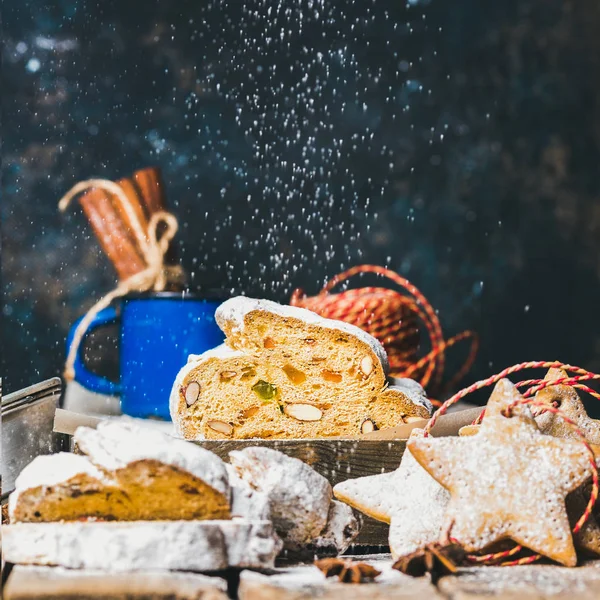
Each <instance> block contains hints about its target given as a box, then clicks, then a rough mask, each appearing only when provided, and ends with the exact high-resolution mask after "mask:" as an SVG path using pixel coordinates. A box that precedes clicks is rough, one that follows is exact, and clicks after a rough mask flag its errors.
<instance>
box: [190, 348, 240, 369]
mask: <svg viewBox="0 0 600 600" xmlns="http://www.w3.org/2000/svg"><path fill="white" fill-rule="evenodd" d="M242 356H246V355H245V354H244V353H243V352H240V351H239V350H233V349H231V348H230V347H229V346H227V345H226V344H220V345H218V346H216V347H215V348H211V349H210V350H207V351H206V352H203V353H202V354H190V355H189V356H188V363H195V366H198V364H200V363H203V362H206V361H207V360H209V359H210V358H241V357H242Z"/></svg>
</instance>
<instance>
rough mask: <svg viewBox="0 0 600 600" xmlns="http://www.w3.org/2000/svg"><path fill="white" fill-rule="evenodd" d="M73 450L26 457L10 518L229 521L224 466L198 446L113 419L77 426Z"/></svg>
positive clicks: (30, 520)
mask: <svg viewBox="0 0 600 600" xmlns="http://www.w3.org/2000/svg"><path fill="white" fill-rule="evenodd" d="M74 437H75V441H76V443H77V445H78V447H79V449H80V450H81V451H82V452H83V453H84V454H86V455H87V456H81V455H76V454H69V453H60V454H54V455H48V456H39V457H37V458H36V459H34V460H33V461H32V462H31V463H30V464H29V465H28V466H27V467H25V469H23V471H22V472H21V474H20V475H19V477H18V478H17V480H16V489H15V492H13V494H12V495H11V496H10V500H9V513H10V519H11V522H12V523H16V522H48V521H74V520H78V519H85V518H96V519H101V520H119V521H137V520H177V519H182V520H189V519H228V518H230V495H231V491H230V486H229V481H228V477H227V471H226V468H225V464H224V463H223V461H221V459H220V458H219V457H218V456H216V455H215V454H213V453H212V452H209V451H208V450H204V449H203V448H199V447H197V446H195V445H193V444H189V443H187V442H185V441H183V440H177V439H174V438H172V437H171V436H168V435H166V434H163V433H161V432H158V431H155V430H151V429H146V428H142V427H139V426H135V425H131V424H128V423H120V422H103V423H100V424H99V425H98V428H97V429H96V430H94V429H90V428H88V427H79V428H78V429H77V431H76V432H75V436H74Z"/></svg>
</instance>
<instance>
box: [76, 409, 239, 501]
mask: <svg viewBox="0 0 600 600" xmlns="http://www.w3.org/2000/svg"><path fill="white" fill-rule="evenodd" d="M74 439H75V441H76V443H77V445H78V446H79V448H80V449H81V450H82V452H84V453H85V454H87V455H88V456H89V458H90V460H91V461H92V462H93V463H94V464H96V465H97V466H99V467H101V468H103V469H106V470H109V471H111V470H115V469H119V468H122V467H125V466H127V464H128V463H131V462H134V461H138V460H147V459H152V460H157V461H159V462H162V463H164V464H167V465H173V466H175V467H179V468H180V469H183V470H184V471H188V472H189V473H191V474H192V475H194V476H195V477H198V478H199V479H201V480H202V481H204V482H205V483H207V484H208V485H210V486H211V487H212V488H214V489H215V490H217V491H218V492H221V493H222V494H223V495H224V496H225V497H226V498H229V492H230V490H229V483H228V478H227V471H226V469H225V463H224V462H223V461H222V460H221V459H220V458H219V457H218V456H217V455H216V454H213V453H212V452H210V451H208V450H205V449H204V448H200V447H199V446H196V445H195V444H192V443H190V442H186V441H183V440H178V439H175V438H173V437H172V436H170V435H167V434H165V433H162V432H160V431H157V430H154V429H148V428H144V427H140V426H138V425H134V424H133V423H125V422H116V421H103V422H101V423H99V424H98V427H97V428H96V429H90V428H89V427H78V428H77V430H76V431H75V435H74Z"/></svg>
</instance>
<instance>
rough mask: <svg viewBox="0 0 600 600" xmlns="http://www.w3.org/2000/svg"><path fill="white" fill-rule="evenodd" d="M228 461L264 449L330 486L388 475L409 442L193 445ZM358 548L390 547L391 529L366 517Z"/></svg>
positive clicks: (218, 442)
mask: <svg viewBox="0 0 600 600" xmlns="http://www.w3.org/2000/svg"><path fill="white" fill-rule="evenodd" d="M193 443H194V444H197V445H198V446H202V448H206V449H207V450H210V451H211V452H214V453H215V454H217V455H218V456H220V457H221V458H222V459H223V460H224V461H226V462H229V454H228V453H229V452H231V451H232V450H242V449H243V448H247V447H250V446H257V445H260V446H264V447H265V448H273V449H274V450H279V451H280V452H283V453H284V454H287V455H288V456H292V457H294V458H299V459H300V460H302V461H304V462H305V463H307V464H309V465H310V466H311V467H313V468H314V469H315V470H316V471H317V472H318V473H320V474H321V475H323V477H325V478H326V479H327V480H328V481H329V482H330V483H331V485H335V484H336V483H339V482H340V481H345V480H346V479H351V478H352V479H354V478H355V477H365V476H367V475H377V474H379V473H387V472H389V471H394V470H395V469H397V468H398V465H399V464H400V460H401V458H402V453H403V452H404V450H405V448H406V440H388V441H383V440H364V439H362V440H204V441H198V442H193ZM363 517H364V520H363V526H362V529H361V532H360V534H359V535H358V537H357V538H356V541H355V543H354V544H355V545H357V546H361V547H367V546H368V547H370V548H372V547H377V546H381V547H382V549H383V548H385V547H387V545H388V530H389V526H388V525H387V524H386V523H381V522H380V521H376V520H375V519H371V518H370V517H366V516H364V515H363Z"/></svg>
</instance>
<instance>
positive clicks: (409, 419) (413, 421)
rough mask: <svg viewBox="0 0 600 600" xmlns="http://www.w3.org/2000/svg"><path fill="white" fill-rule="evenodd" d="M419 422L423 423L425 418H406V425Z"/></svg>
mask: <svg viewBox="0 0 600 600" xmlns="http://www.w3.org/2000/svg"><path fill="white" fill-rule="evenodd" d="M417 421H423V417H404V422H405V423H416V422H417Z"/></svg>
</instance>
